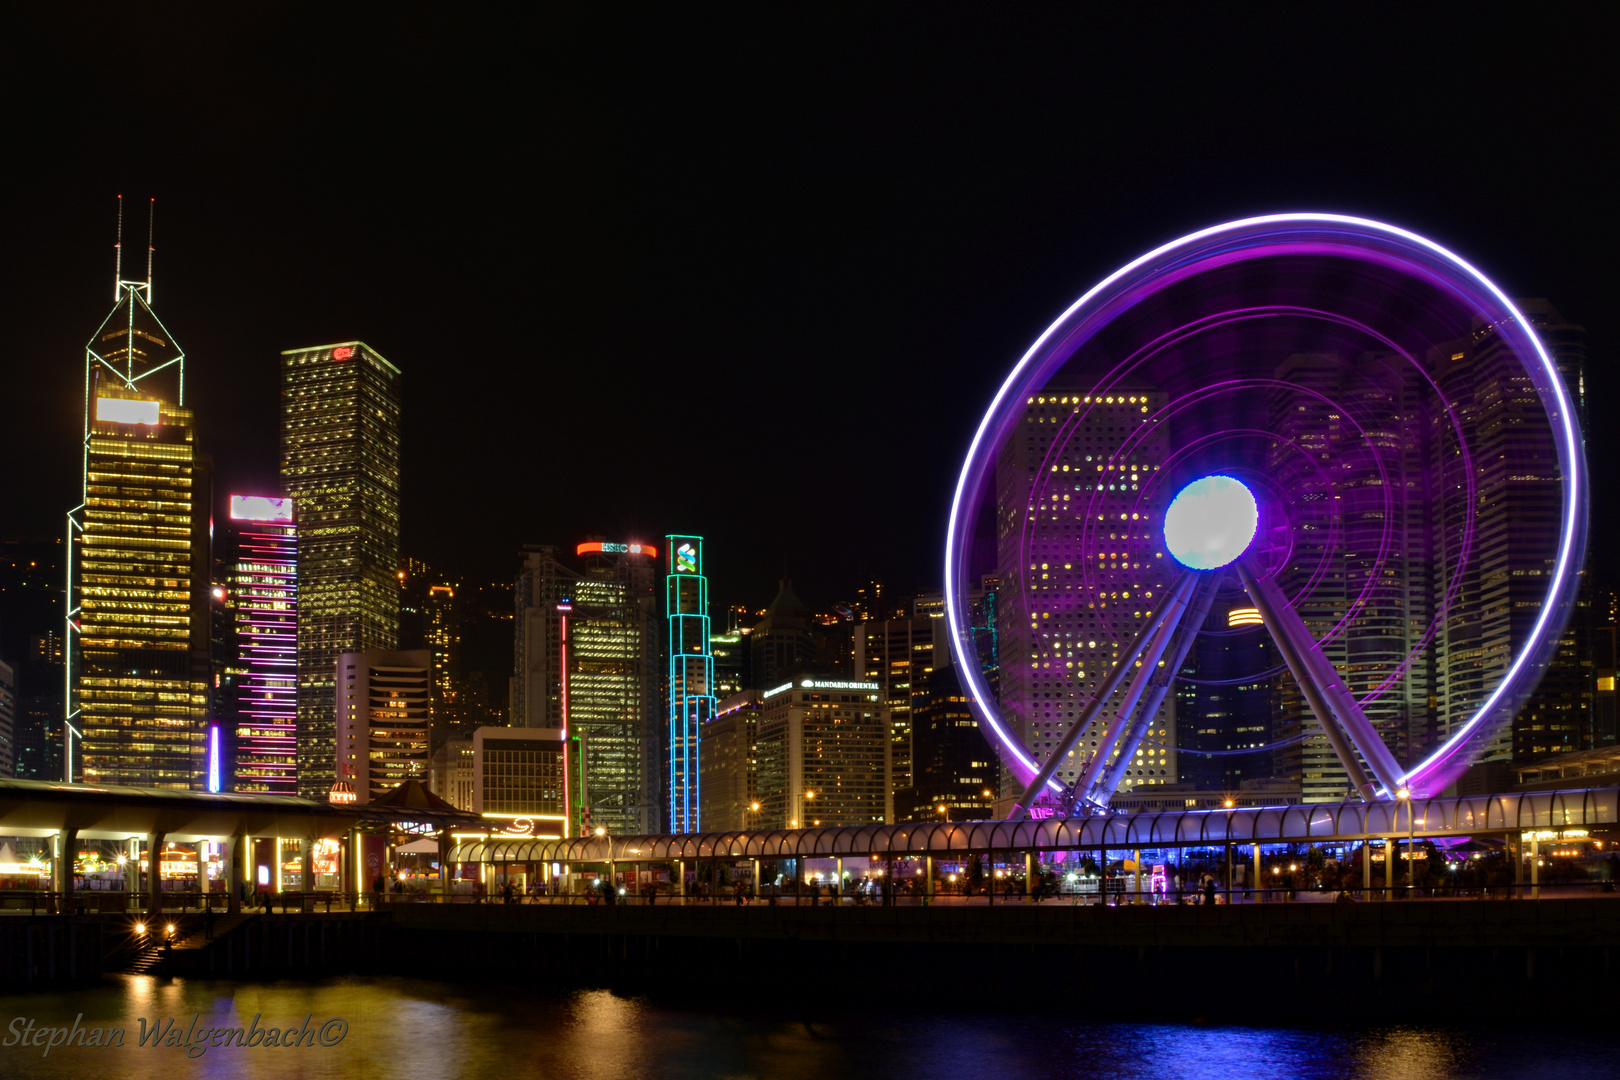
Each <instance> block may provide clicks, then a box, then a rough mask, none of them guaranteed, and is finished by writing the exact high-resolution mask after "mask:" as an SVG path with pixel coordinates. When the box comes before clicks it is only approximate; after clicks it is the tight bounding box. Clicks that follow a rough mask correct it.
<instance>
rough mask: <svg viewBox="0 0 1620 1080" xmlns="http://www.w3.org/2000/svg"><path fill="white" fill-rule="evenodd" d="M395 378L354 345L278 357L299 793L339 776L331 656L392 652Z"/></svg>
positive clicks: (395, 639) (395, 620)
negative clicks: (293, 580) (291, 565)
mask: <svg viewBox="0 0 1620 1080" xmlns="http://www.w3.org/2000/svg"><path fill="white" fill-rule="evenodd" d="M399 380H400V373H399V369H398V368H396V367H395V366H394V365H393V364H391V363H389V362H388V361H387V360H386V359H384V358H383V357H382V356H381V355H380V354H379V353H377V352H376V350H374V349H372V348H371V347H369V346H367V345H365V344H364V343H362V342H358V341H351V342H347V343H344V344H339V345H321V346H315V347H312V348H307V349H291V350H288V351H286V352H283V353H282V425H281V479H282V487H283V489H284V490H285V492H286V494H287V495H288V496H289V497H290V498H292V499H293V500H294V502H295V503H296V504H297V506H298V515H299V524H300V529H299V548H300V550H299V560H298V599H299V607H300V609H299V619H298V788H299V791H298V793H299V794H300V795H303V796H305V797H308V798H325V796H326V794H327V792H328V791H329V790H330V789H331V786H332V781H333V780H334V779H336V775H337V773H336V763H337V743H336V727H335V725H336V689H335V682H334V679H335V675H336V671H337V659H338V657H339V656H340V655H342V654H343V653H354V652H364V651H365V650H368V649H394V648H397V647H398V644H399V582H398V577H397V575H398V568H399V422H400V415H399V414H400V383H399Z"/></svg>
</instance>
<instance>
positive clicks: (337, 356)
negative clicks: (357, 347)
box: [332, 345, 354, 360]
mask: <svg viewBox="0 0 1620 1080" xmlns="http://www.w3.org/2000/svg"><path fill="white" fill-rule="evenodd" d="M353 355H354V350H353V349H351V348H349V346H347V345H339V346H338V347H337V348H335V349H333V350H332V359H334V360H347V359H348V358H349V357H351V356H353Z"/></svg>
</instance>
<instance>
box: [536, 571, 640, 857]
mask: <svg viewBox="0 0 1620 1080" xmlns="http://www.w3.org/2000/svg"><path fill="white" fill-rule="evenodd" d="M575 554H576V555H578V556H579V557H580V558H581V559H583V560H584V563H585V566H584V570H583V571H582V572H581V573H580V574H579V575H578V577H577V579H576V580H575V581H574V582H573V586H572V593H573V595H572V596H571V597H569V598H568V599H566V600H564V601H560V602H559V605H558V616H559V619H558V626H557V630H558V634H559V638H560V641H559V648H558V654H559V655H558V667H559V669H560V670H561V672H562V681H561V685H560V687H559V688H558V689H559V697H560V705H561V725H560V726H563V727H566V728H567V729H568V734H569V736H570V737H571V738H572V737H578V738H579V739H580V740H581V741H582V742H583V745H584V761H585V784H584V786H585V790H586V809H587V810H588V811H589V816H590V824H591V826H592V827H593V828H594V827H598V826H600V827H603V828H606V829H608V830H609V831H610V832H613V833H615V834H618V835H625V834H635V833H649V832H655V831H657V830H658V828H659V824H660V815H659V813H658V804H659V800H658V795H659V791H658V787H659V784H658V781H659V774H660V773H661V772H662V768H661V766H662V764H663V762H664V757H663V755H662V753H661V752H660V750H661V747H662V743H663V730H662V729H663V726H664V725H663V720H664V708H663V706H662V704H661V701H660V694H659V689H660V686H661V684H662V682H663V676H664V673H663V671H661V670H660V665H659V663H658V658H659V654H660V652H661V649H660V644H661V640H662V634H661V633H660V626H659V622H660V612H659V607H660V604H659V603H658V592H657V573H658V568H657V557H658V554H657V549H656V548H655V547H654V546H653V545H651V544H639V543H612V542H608V541H603V540H599V539H593V540H587V541H586V542H584V543H582V544H580V545H579V546H578V547H577V548H576V549H575ZM542 625H543V624H542ZM539 651H541V652H549V649H548V648H545V647H541V648H540V650H539ZM530 700H531V701H532V700H533V698H532V696H531V698H530ZM537 726H553V725H537Z"/></svg>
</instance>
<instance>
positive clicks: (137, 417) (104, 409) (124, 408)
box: [96, 397, 159, 426]
mask: <svg viewBox="0 0 1620 1080" xmlns="http://www.w3.org/2000/svg"><path fill="white" fill-rule="evenodd" d="M96 419H97V420H101V421H104V422H107V423H113V424H151V425H154V426H155V425H156V424H157V423H158V422H159V417H158V403H157V402H155V401H143V400H141V399H140V398H106V397H98V398H96Z"/></svg>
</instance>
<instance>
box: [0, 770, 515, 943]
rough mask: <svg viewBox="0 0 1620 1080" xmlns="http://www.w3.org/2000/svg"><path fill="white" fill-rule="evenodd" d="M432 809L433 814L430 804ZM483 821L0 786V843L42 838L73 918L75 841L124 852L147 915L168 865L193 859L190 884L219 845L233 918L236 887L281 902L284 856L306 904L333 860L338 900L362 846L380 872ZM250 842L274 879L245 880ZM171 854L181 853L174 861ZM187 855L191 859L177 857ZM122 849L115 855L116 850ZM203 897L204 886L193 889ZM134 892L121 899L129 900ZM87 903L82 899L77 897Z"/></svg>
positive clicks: (280, 801)
mask: <svg viewBox="0 0 1620 1080" xmlns="http://www.w3.org/2000/svg"><path fill="white" fill-rule="evenodd" d="M435 803H437V805H434V804H435ZM485 825H486V822H484V820H483V819H482V818H480V817H479V816H478V815H476V814H471V813H468V812H465V811H461V810H456V809H454V808H450V807H447V806H446V805H445V804H443V803H440V802H438V800H422V799H400V800H394V801H392V802H384V803H371V804H368V805H364V806H361V805H354V804H351V805H333V804H329V803H322V802H316V801H314V800H312V799H300V798H295V797H292V796H284V795H244V794H236V793H229V792H223V793H219V794H210V793H206V792H196V791H178V790H171V789H167V788H141V787H124V786H118V785H96V784H67V783H60V782H50V781H37V780H0V837H27V838H35V839H48V840H49V842H50V848H49V851H50V858H49V859H48V860H46V861H47V863H48V870H49V875H50V881H49V885H50V888H49V890H39V891H40V892H42V893H45V892H48V894H49V895H51V897H52V903H53V906H54V904H55V903H56V902H57V901H60V902H61V903H62V904H63V905H64V906H63V907H62V909H61V910H65V911H72V910H74V908H73V899H74V898H73V894H74V885H75V883H74V877H75V874H74V865H73V864H74V861H75V859H76V857H77V852H78V845H79V843H80V842H81V841H112V842H114V843H117V844H128V845H129V849H128V854H127V855H124V854H121V855H120V856H119V865H120V866H121V867H122V868H124V869H125V870H126V871H127V872H128V874H129V880H130V881H134V880H136V879H137V877H144V878H145V879H146V888H145V889H144V890H142V891H143V892H144V893H145V896H146V901H147V904H148V905H149V907H150V909H151V910H158V909H160V908H161V907H162V905H163V902H164V900H165V896H164V890H163V889H162V888H161V883H162V880H163V878H164V876H165V874H164V872H163V867H162V863H163V862H164V861H165V860H166V859H167V860H178V859H180V858H182V857H183V858H184V859H186V860H190V859H193V858H194V859H195V860H196V863H195V865H196V867H197V871H196V873H197V876H198V879H199V881H198V883H199V885H203V886H205V883H204V882H203V881H202V876H203V875H202V867H203V865H204V862H205V860H204V859H203V857H202V848H201V847H200V846H199V845H204V844H214V845H218V846H219V847H220V849H221V851H222V854H223V857H224V858H223V861H224V866H225V874H224V875H223V876H224V882H225V886H226V887H225V888H224V889H223V890H222V891H223V898H224V900H225V903H226V905H227V907H228V910H230V911H232V912H234V911H237V910H238V908H239V906H240V902H241V891H242V890H241V888H240V887H239V886H240V885H241V884H242V883H247V884H249V886H250V887H252V888H259V889H260V890H261V891H266V886H268V889H267V891H269V892H271V893H275V894H280V893H281V892H282V891H283V890H282V888H281V881H280V878H281V870H282V867H283V856H284V854H291V853H292V851H293V850H294V849H296V856H295V857H296V858H297V859H298V861H299V864H300V867H301V871H302V873H301V877H300V878H299V883H300V885H301V889H300V892H301V893H302V894H304V895H306V896H312V895H313V892H314V890H313V889H312V888H311V887H310V885H311V883H312V882H313V881H314V880H315V878H314V860H315V857H316V849H317V845H319V844H323V842H324V850H325V851H327V852H329V853H330V857H333V858H335V859H336V867H337V871H336V874H335V878H336V880H337V882H338V883H339V888H338V889H336V890H334V891H336V892H338V893H340V894H341V893H351V892H352V893H356V894H358V893H363V892H365V891H367V890H368V889H369V887H370V886H369V882H368V881H367V880H366V871H367V869H368V867H366V866H365V865H363V864H364V863H365V861H366V860H364V859H363V858H362V857H361V852H362V842H363V841H362V838H363V837H370V838H371V843H372V844H373V845H375V848H374V850H376V852H377V853H378V854H380V855H381V856H382V858H381V859H380V860H379V862H380V863H381V864H384V865H385V864H386V848H387V847H388V846H389V845H390V844H391V843H392V839H393V837H394V836H395V835H397V834H400V833H415V834H426V835H432V836H437V837H439V838H440V842H441V843H442V844H444V845H446V846H448V844H449V839H448V835H449V831H450V830H451V829H457V830H478V831H480V832H481V831H483V829H484V826H485ZM254 841H260V842H267V846H268V848H269V850H270V851H272V852H273V854H272V855H270V856H269V859H270V861H271V862H272V863H273V866H274V870H275V873H274V874H273V875H272V880H271V881H269V882H261V881H254V880H252V879H251V878H250V877H249V875H248V871H249V870H250V868H251V866H252V864H253V862H254V856H253V854H252V845H253V843H254ZM177 846H178V847H179V848H180V849H181V850H179V851H178V852H177V850H176V848H177ZM187 846H190V847H192V848H193V849H194V850H193V851H185V850H183V849H184V848H185V847H187ZM121 850H122V849H121ZM199 891H200V892H201V893H202V894H203V895H204V896H206V893H207V890H206V887H204V888H202V889H201V890H199ZM134 892H135V890H133V889H131V890H127V891H125V892H124V893H123V894H122V895H124V896H130V895H131V894H133V893H134ZM85 895H86V896H89V895H90V894H89V893H86V894H85Z"/></svg>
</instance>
